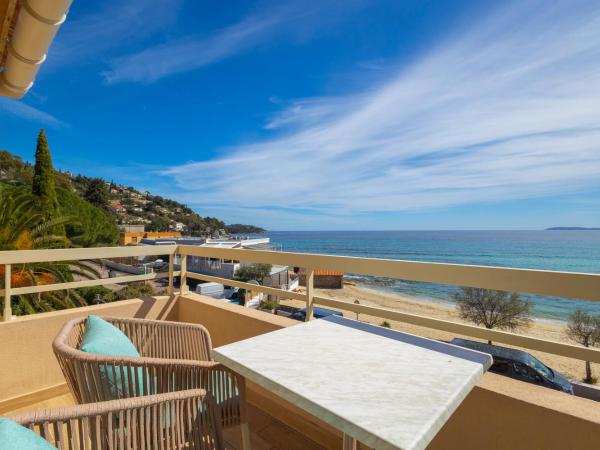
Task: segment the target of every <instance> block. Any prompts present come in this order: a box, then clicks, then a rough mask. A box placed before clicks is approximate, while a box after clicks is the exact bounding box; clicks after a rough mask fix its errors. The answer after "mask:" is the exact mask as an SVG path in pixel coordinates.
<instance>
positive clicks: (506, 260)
mask: <svg viewBox="0 0 600 450" xmlns="http://www.w3.org/2000/svg"><path fill="white" fill-rule="evenodd" d="M266 235H267V236H269V237H270V238H271V240H272V242H273V243H275V244H279V245H281V247H282V248H283V250H284V251H289V252H299V253H321V254H330V255H346V256H362V257H370V258H387V259H404V260H412V261H432V262H447V263H459V264H480V265H489V266H504V267H519V268H528V269H546V270H562V271H569V272H590V273H600V231H273V232H268V233H267V234H266ZM348 277H349V278H352V277H353V276H352V275H348ZM355 278H356V281H358V282H359V283H360V284H361V285H364V286H365V287H369V288H373V289H379V290H383V291H388V292H394V293H397V294H402V295H409V296H414V297H420V298H424V299H428V300H429V301H438V302H453V300H452V294H453V293H454V292H455V290H456V286H448V285H438V284H431V283H420V282H411V281H402V280H396V279H388V278H381V277H366V276H356V277H355ZM524 296H525V297H527V298H530V299H531V300H532V301H533V303H534V314H535V315H536V316H537V317H539V318H545V319H553V320H565V319H566V317H567V316H568V314H569V313H570V312H571V311H573V310H574V309H575V308H576V307H581V308H584V309H585V310H587V311H590V312H593V313H598V314H600V302H587V301H582V300H572V299H564V298H557V297H541V296H533V295H527V294H524Z"/></svg>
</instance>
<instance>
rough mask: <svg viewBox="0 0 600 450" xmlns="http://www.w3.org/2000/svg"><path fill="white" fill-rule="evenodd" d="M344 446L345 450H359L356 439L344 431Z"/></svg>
mask: <svg viewBox="0 0 600 450" xmlns="http://www.w3.org/2000/svg"><path fill="white" fill-rule="evenodd" d="M342 448H343V449H344V450H357V448H358V446H357V443H356V439H354V438H352V437H350V436H348V435H347V434H346V433H344V437H343V440H342Z"/></svg>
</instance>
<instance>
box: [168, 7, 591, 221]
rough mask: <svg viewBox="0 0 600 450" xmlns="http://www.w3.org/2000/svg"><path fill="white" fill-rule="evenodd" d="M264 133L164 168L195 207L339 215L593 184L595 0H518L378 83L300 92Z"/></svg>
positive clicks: (560, 190) (559, 190)
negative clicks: (341, 92)
mask: <svg viewBox="0 0 600 450" xmlns="http://www.w3.org/2000/svg"><path fill="white" fill-rule="evenodd" d="M472 23H473V22H472ZM267 128H270V129H274V130H276V131H274V133H275V135H274V137H273V138H271V139H268V140H265V141H259V142H256V143H253V144H246V145H240V146H238V147H235V148H229V149H225V150H224V151H223V152H222V156H221V157H219V158H217V159H214V160H209V161H202V162H191V163H187V164H184V165H180V166H175V167H171V168H168V169H166V170H164V171H162V172H161V173H162V174H163V175H166V176H168V177H172V179H173V180H174V182H175V183H176V184H177V186H178V187H179V188H180V189H181V190H182V191H184V192H185V193H187V194H185V195H186V197H187V198H189V199H190V203H191V204H193V205H194V206H197V207H215V206H216V205H227V207H228V208H230V209H236V208H237V210H238V211H243V208H247V207H257V208H263V209H268V208H269V207H285V208H298V209H306V208H308V209H310V210H312V211H314V213H315V214H317V215H318V214H329V215H331V214H336V215H339V216H340V217H341V216H345V215H349V214H354V213H372V212H390V211H406V210H417V209H427V208H437V207H447V206H453V205H460V204H466V203H473V202H490V201H492V202H493V201H500V200H507V199H517V198H529V197H536V196H549V195H555V194H562V193H565V192H570V191H578V190H582V189H587V188H589V187H594V186H595V187H597V186H598V180H599V179H600V5H598V4H597V3H596V2H575V3H573V2H555V3H553V4H552V5H549V4H547V3H546V2H518V3H515V4H514V5H513V6H512V7H511V8H510V9H505V10H503V11H496V12H495V13H494V15H493V16H492V17H489V18H488V19H487V20H484V21H479V22H478V25H477V26H476V27H474V28H473V29H471V30H467V31H466V32H464V33H462V34H460V35H457V36H453V37H447V38H446V40H445V41H444V42H443V43H441V44H440V45H439V46H438V47H437V48H436V49H435V50H434V51H431V52H430V53H429V54H427V55H424V56H423V57H422V58H421V59H420V60H418V61H416V62H415V63H413V64H412V65H411V66H410V67H402V68H390V77H389V79H388V81H387V82H386V83H383V84H382V85H380V86H373V87H372V88H371V89H369V90H366V91H365V92H359V93H354V94H351V95H348V96H345V97H339V98H319V99H313V100H311V99H305V100H301V101H299V102H297V103H295V104H293V105H292V106H291V107H290V108H289V109H286V110H284V111H282V112H281V114H280V115H279V116H277V117H275V118H272V119H271V120H270V121H269V123H268V124H267ZM281 214H282V215H285V214H287V213H286V212H285V211H283V212H281ZM247 217H249V218H250V217H252V215H251V214H247Z"/></svg>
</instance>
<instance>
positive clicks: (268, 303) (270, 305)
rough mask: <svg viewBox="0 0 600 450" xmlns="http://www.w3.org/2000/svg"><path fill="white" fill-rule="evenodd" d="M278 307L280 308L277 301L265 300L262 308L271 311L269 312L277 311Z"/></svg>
mask: <svg viewBox="0 0 600 450" xmlns="http://www.w3.org/2000/svg"><path fill="white" fill-rule="evenodd" d="M277 306H278V304H277V302H276V301H275V300H271V299H270V298H267V299H266V300H263V301H262V302H261V305H260V307H261V308H262V309H269V310H274V309H277Z"/></svg>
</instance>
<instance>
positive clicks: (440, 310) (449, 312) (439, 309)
mask: <svg viewBox="0 0 600 450" xmlns="http://www.w3.org/2000/svg"><path fill="white" fill-rule="evenodd" d="M315 292H316V295H318V296H321V297H329V298H332V299H336V300H343V301H347V302H351V303H352V302H354V301H355V300H358V301H360V303H361V304H363V305H369V306H380V307H384V308H391V309H396V310H398V311H402V312H407V313H412V314H419V315H423V316H428V317H433V318H437V319H444V320H452V321H456V322H462V323H467V322H464V321H463V320H461V319H460V318H459V317H458V314H457V312H456V310H455V309H454V308H453V307H452V305H450V304H449V305H448V306H446V305H445V304H437V303H434V302H431V301H427V300H419V299H418V298H411V297H405V296H399V295H395V294H392V293H387V292H382V291H378V290H374V289H367V288H365V287H362V286H357V285H355V284H354V283H352V282H345V283H344V288H343V289H316V290H315ZM281 303H282V304H284V305H289V306H296V307H304V306H305V305H304V302H301V301H297V300H284V301H282V302H281ZM340 310H341V311H342V312H343V313H344V316H346V317H350V318H354V319H355V318H356V313H354V312H351V311H344V310H343V309H340ZM359 320H362V321H365V322H369V323H373V324H377V325H379V324H381V323H382V322H383V319H381V318H378V317H373V316H369V315H365V314H360V315H359ZM388 322H389V323H390V325H391V327H392V328H394V329H397V330H400V331H405V332H407V333H413V334H418V335H421V336H425V337H428V338H432V339H443V340H450V339H452V338H454V337H461V336H459V335H456V334H452V333H447V332H444V331H438V330H432V329H429V328H424V327H420V326H416V325H411V324H406V323H402V322H397V321H390V320H388ZM519 333H520V334H526V335H529V336H533V337H538V338H543V339H549V340H553V341H560V342H567V338H566V336H565V334H564V325H562V324H560V323H553V322H547V321H540V320H536V321H534V322H533V323H532V325H531V326H530V327H529V328H526V329H523V330H521V331H519ZM465 337H466V336H465ZM501 345H504V344H501ZM525 350H527V351H528V352H529V353H531V354H532V355H534V356H535V357H537V358H538V359H540V360H541V361H542V362H544V363H545V364H546V365H548V366H550V367H552V368H553V369H556V370H558V371H559V372H562V373H563V374H564V375H566V376H567V377H568V378H572V379H574V380H581V379H582V378H583V376H584V374H585V367H584V364H585V363H584V362H583V361H579V360H576V359H572V358H566V357H563V356H558V355H552V354H549V353H543V352H538V351H535V350H528V349H525ZM592 370H593V372H594V374H595V375H597V374H598V373H600V365H598V364H593V365H592Z"/></svg>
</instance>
